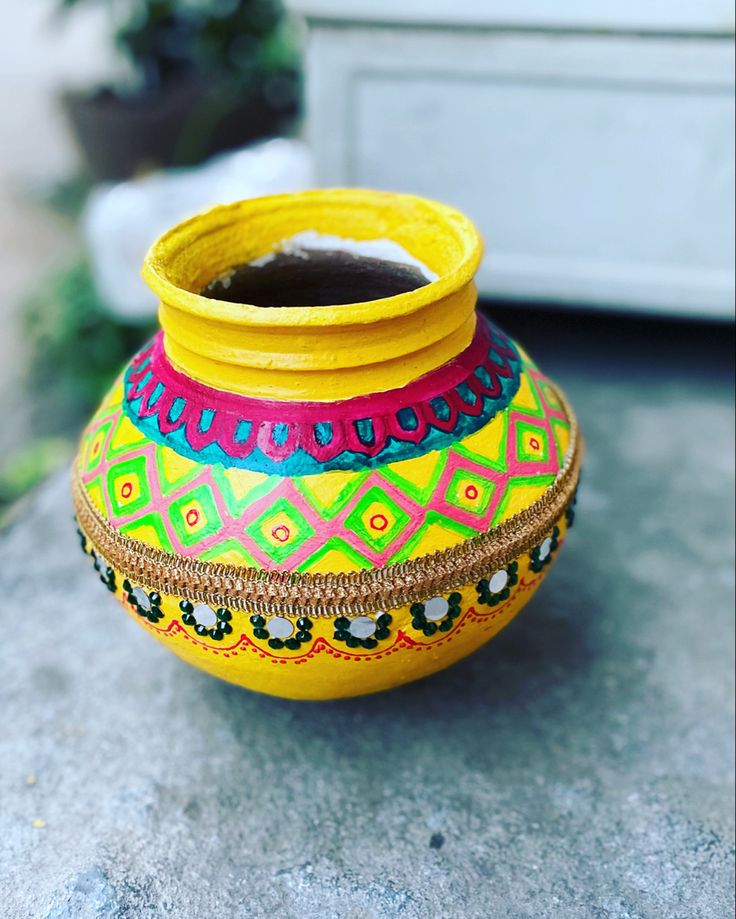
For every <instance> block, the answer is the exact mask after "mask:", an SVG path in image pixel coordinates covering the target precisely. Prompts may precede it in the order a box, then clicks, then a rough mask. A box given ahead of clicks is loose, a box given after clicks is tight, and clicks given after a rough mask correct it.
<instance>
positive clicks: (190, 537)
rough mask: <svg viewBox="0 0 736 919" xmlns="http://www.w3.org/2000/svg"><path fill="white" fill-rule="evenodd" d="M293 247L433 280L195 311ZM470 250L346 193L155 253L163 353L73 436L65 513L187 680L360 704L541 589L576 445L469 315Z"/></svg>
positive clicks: (213, 222) (247, 215)
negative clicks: (341, 242) (226, 281)
mask: <svg viewBox="0 0 736 919" xmlns="http://www.w3.org/2000/svg"><path fill="white" fill-rule="evenodd" d="M306 230H312V231H316V232H318V233H321V234H328V235H330V236H337V237H341V238H343V239H346V240H350V241H351V243H352V244H355V243H360V242H361V241H367V240H376V239H378V240H391V241H393V242H398V243H399V244H400V245H402V246H403V247H404V248H405V249H406V250H407V251H408V252H409V253H410V254H411V255H412V256H413V257H415V258H416V259H419V260H420V261H421V262H422V263H423V264H424V265H426V266H427V267H428V268H429V269H430V270H431V271H432V272H433V273H434V274H435V275H436V276H437V280H435V281H433V282H432V283H428V284H427V285H426V286H424V287H420V288H418V289H417V290H414V291H412V292H410V293H408V294H401V295H398V296H396V297H388V298H385V299H383V300H377V301H372V302H365V303H353V304H340V305H336V306H331V307H322V306H321V307H297V308H280V309H275V308H263V307H257V306H252V305H248V304H233V303H228V302H222V301H217V300H212V299H210V298H207V297H204V296H202V295H201V294H200V293H199V291H201V290H202V289H203V288H204V287H205V286H206V285H207V284H208V283H209V282H210V281H211V280H212V279H213V278H215V277H218V276H219V275H221V274H222V273H223V272H224V271H227V270H228V269H230V268H232V267H233V266H236V265H238V264H243V263H245V262H248V261H252V260H253V259H256V258H260V257H263V256H264V255H267V254H268V253H269V252H272V251H277V250H278V249H279V248H280V247H281V246H282V245H283V242H284V241H285V240H287V239H289V238H290V237H292V236H294V235H296V234H298V233H302V232H304V231H306ZM480 251H481V250H480V242H479V239H478V236H477V234H476V232H475V230H474V228H473V227H472V225H471V224H470V223H469V222H468V221H467V220H466V219H465V218H464V217H463V216H462V215H460V214H458V213H457V212H455V211H453V210H451V209H449V208H446V207H444V206H442V205H439V204H436V203H434V202H428V201H425V200H423V199H417V198H414V197H411V196H399V195H387V194H381V193H375V192H365V191H341V190H336V191H320V192H308V193H303V194H300V195H292V196H276V197H272V198H264V199H256V200H254V201H248V202H241V203H239V204H236V205H230V206H227V207H224V208H217V209H215V210H214V211H211V212H209V213H206V214H204V215H201V216H199V217H196V218H194V219H192V220H190V221H188V222H186V223H185V224H182V225H180V226H179V227H176V228H174V230H172V231H170V233H168V234H166V235H165V236H164V237H163V238H162V239H161V240H160V241H159V242H158V243H157V244H156V245H155V246H154V247H153V249H152V250H151V253H150V254H149V256H148V258H147V260H146V263H145V266H144V277H145V278H146V279H147V281H148V283H149V284H150V285H151V287H152V288H153V289H154V290H155V291H156V293H157V294H158V295H159V296H160V298H161V307H160V318H161V326H162V333H160V334H159V335H158V336H157V337H156V339H155V340H154V342H152V343H151V344H150V345H149V346H147V347H146V348H145V349H144V350H143V351H142V352H141V353H140V354H139V355H137V356H136V357H135V358H134V359H133V360H132V361H131V364H130V365H129V367H128V368H126V370H125V372H124V373H123V375H122V377H121V379H120V380H119V381H118V383H117V384H116V386H115V387H114V388H113V390H112V391H111V392H110V394H109V395H108V397H107V398H106V399H105V400H104V402H103V404H102V405H101V406H100V409H99V410H98V412H97V413H96V415H95V417H94V418H93V419H92V421H91V422H90V425H89V426H88V428H87V430H86V431H85V434H84V437H83V441H82V445H81V448H80V452H79V457H78V460H77V464H76V468H75V483H74V494H75V501H76V505H77V512H78V519H79V523H80V531H81V536H82V542H83V546H84V548H85V551H86V552H87V554H89V555H90V556H91V557H92V559H93V561H94V564H95V567H96V568H97V569H98V571H99V573H100V577H101V579H102V580H103V582H104V583H105V584H106V586H107V587H108V589H109V590H110V591H111V592H114V593H115V594H116V596H118V598H119V599H120V600H121V602H122V603H123V605H124V606H125V607H126V609H127V610H128V611H129V612H130V613H131V615H133V616H134V617H135V618H136V619H138V620H139V621H140V622H141V623H142V624H143V625H144V626H145V628H146V629H147V630H148V631H149V632H150V633H151V634H152V635H154V636H155V637H156V638H158V639H159V640H160V641H162V642H163V643H164V644H165V645H166V646H167V647H169V648H171V650H172V651H174V653H176V654H177V655H178V656H179V657H181V658H182V659H183V660H185V661H187V662H189V663H191V664H193V665H195V666H197V667H200V668H201V669H203V670H205V671H207V672H209V673H211V674H213V675H215V676H218V677H220V678H222V679H225V680H228V681H230V682H232V683H236V684H238V685H241V686H245V687H247V688H249V689H253V690H257V691H260V692H265V693H270V694H273V695H280V696H285V697H288V698H293V699H330V698H339V697H344V696H352V695H359V694H362V693H370V692H376V691H378V690H381V689H386V688H389V687H392V686H396V685H399V684H402V683H406V682H408V681H410V680H414V679H417V678H419V677H423V676H426V675H428V674H430V673H432V672H434V671H436V670H439V669H441V668H443V667H445V666H447V665H449V664H451V663H453V662H455V661H456V660H459V659H460V658H462V657H464V656H465V655H467V654H469V653H470V652H471V651H473V650H475V649H476V648H477V647H479V646H480V645H481V644H483V643H484V642H486V641H487V640H488V639H489V638H491V637H493V635H495V634H496V633H497V632H498V631H499V630H500V629H501V628H503V626H504V625H506V623H507V622H509V621H510V620H511V619H512V618H513V617H514V616H515V615H516V613H517V612H518V611H519V610H520V609H521V607H522V606H523V605H524V604H525V603H526V602H527V600H528V599H529V597H530V596H531V595H532V594H533V593H534V591H535V590H536V589H537V587H538V586H539V584H540V583H541V580H542V579H543V577H544V576H545V575H546V573H547V571H548V570H549V567H550V564H551V562H552V561H553V559H554V557H556V555H557V553H558V552H559V549H560V548H561V546H562V544H563V543H564V540H565V538H566V534H567V529H568V524H569V522H571V520H572V512H571V504H572V501H573V498H574V490H575V486H576V483H577V477H578V471H579V462H580V443H579V437H578V436H577V431H576V426H575V420H574V417H573V416H572V412H571V410H570V409H569V407H568V406H567V405H566V403H565V402H564V399H563V398H562V396H561V395H560V393H559V392H558V391H557V390H556V389H555V387H554V386H553V384H552V383H551V382H550V381H549V380H547V379H546V378H545V377H544V376H543V374H542V373H541V372H540V371H539V370H538V368H536V367H535V365H534V364H533V363H532V362H531V360H530V359H529V358H528V356H527V355H526V354H525V353H524V352H523V350H521V349H520V348H519V347H518V346H517V345H516V344H515V343H513V342H512V341H511V340H510V339H508V338H507V337H506V336H504V335H503V333H502V332H501V331H500V330H498V329H496V328H495V327H494V326H493V325H492V324H490V323H488V322H487V320H485V319H484V318H482V317H479V316H478V314H477V313H476V311H475V300H476V294H475V288H474V285H473V275H474V272H475V270H476V268H477V265H478V262H479V259H480Z"/></svg>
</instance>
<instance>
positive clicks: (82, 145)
mask: <svg viewBox="0 0 736 919" xmlns="http://www.w3.org/2000/svg"><path fill="white" fill-rule="evenodd" d="M24 15H27V16H30V15H31V14H30V12H28V11H26V13H25V14H24V13H21V12H19V13H18V17H19V22H18V35H19V36H22V35H23V34H25V39H26V41H27V42H28V43H29V44H34V45H35V42H36V40H38V41H39V42H42V41H45V42H48V45H49V47H52V45H53V43H54V42H55V41H56V36H57V35H58V36H60V37H61V36H62V34H63V33H65V32H66V30H69V29H70V28H71V29H73V28H76V27H77V25H76V22H77V20H79V22H80V23H81V24H82V26H85V27H86V26H87V24H88V23H89V21H90V20H91V18H92V17H96V18H95V23H96V24H97V28H96V32H95V33H94V36H95V38H96V39H97V38H102V45H103V46H104V45H106V47H100V43H99V42H97V41H96V42H95V52H96V54H97V56H98V57H99V59H100V60H101V61H102V62H103V66H102V67H101V68H100V72H99V74H95V75H94V76H93V77H92V78H91V79H90V78H89V77H84V76H83V77H82V81H81V85H80V71H81V70H82V68H80V66H79V63H80V60H81V59H80V58H79V57H78V56H77V55H76V54H60V58H59V59H58V60H56V61H55V62H54V61H53V60H52V58H53V56H52V55H49V57H48V58H47V59H46V60H45V61H44V59H43V58H41V59H40V60H39V61H37V63H36V67H37V68H41V69H43V67H44V66H47V67H49V68H51V67H52V66H55V67H56V71H55V73H54V74H53V75H50V76H49V79H48V82H47V85H45V86H43V87H42V91H43V93H44V96H43V101H42V104H39V96H38V93H37V94H36V96H32V95H31V92H32V90H34V86H33V82H34V80H35V79H36V76H35V74H36V71H35V69H29V71H28V74H27V77H26V79H25V82H24V76H23V73H22V68H23V65H24V58H23V56H22V50H21V49H16V57H15V59H14V61H11V60H8V70H9V71H10V70H11V69H12V68H13V66H14V65H15V73H14V74H13V77H14V80H13V85H14V86H18V99H16V100H15V104H14V106H13V112H15V111H16V110H17V109H18V108H23V107H25V110H26V114H27V115H31V114H32V113H34V111H39V112H40V113H41V114H42V117H45V116H47V115H49V114H50V115H51V118H50V121H49V127H48V130H47V136H46V140H50V142H49V143H48V150H46V151H44V150H43V149H42V147H40V146H39V144H38V143H36V144H34V145H33V148H32V156H31V157H30V158H28V157H27V155H26V151H25V150H24V149H23V147H22V144H23V139H22V138H20V139H19V138H18V135H17V131H16V132H15V133H13V130H12V128H13V124H12V122H11V123H9V124H8V125H6V132H5V134H4V135H2V134H0V141H3V140H5V141H7V143H6V145H5V147H4V149H5V151H6V155H5V156H4V157H3V160H4V162H0V230H5V233H6V236H7V237H8V238H9V240H10V246H9V247H8V251H7V252H6V254H7V255H8V257H9V258H12V256H13V250H14V249H15V250H16V252H17V254H18V255H19V258H20V268H22V269H23V270H22V271H20V268H19V281H18V285H17V288H18V290H17V296H16V298H15V300H14V302H13V303H12V304H6V305H5V307H4V309H5V311H6V314H7V315H4V316H2V317H0V318H3V319H4V320H5V325H6V332H7V335H8V339H10V338H11V337H12V343H8V344H7V345H6V348H7V358H8V359H7V360H6V361H5V362H4V363H5V374H4V378H3V379H2V380H1V381H0V382H2V383H3V387H2V388H3V389H4V390H5V391H6V393H7V395H6V401H7V403H8V413H9V417H10V419H11V422H12V423H9V424H8V425H6V427H5V432H4V436H5V438H6V439H7V442H6V443H3V444H2V446H3V451H2V458H1V459H0V515H2V513H3V510H4V509H5V508H7V507H8V506H9V505H10V504H11V503H12V502H13V501H15V500H16V499H17V498H18V497H19V496H20V495H22V494H23V493H24V492H25V491H26V490H28V489H29V488H31V487H32V486H33V485H34V484H35V483H36V482H37V481H39V480H40V479H41V478H43V477H44V476H45V475H46V474H47V473H48V472H49V471H50V470H51V469H53V468H55V467H56V466H58V465H59V464H60V463H62V462H64V461H67V460H68V459H69V458H70V457H71V455H72V454H73V450H74V445H75V442H76V439H77V436H78V433H79V430H80V428H81V426H82V425H83V424H84V422H85V421H86V419H87V418H88V417H89V415H90V414H91V413H92V412H93V411H94V409H95V407H96V405H97V403H98V402H99V400H100V398H101V396H102V395H103V394H104V392H105V390H106V389H107V387H109V385H110V383H111V382H112V380H113V379H114V377H115V376H116V374H117V373H118V372H119V370H120V369H121V367H122V366H123V364H124V362H125V361H126V359H127V358H129V357H130V355H131V354H132V353H133V352H134V351H135V350H136V349H137V348H138V347H140V345H141V344H142V343H143V342H144V341H145V340H146V339H147V338H149V337H150V336H151V334H152V333H153V331H154V329H155V326H156V318H155V315H154V311H150V313H149V314H146V315H143V316H142V317H141V316H131V317H126V316H124V315H120V313H119V312H115V311H113V310H111V309H110V308H109V304H108V303H107V302H106V300H105V297H104V294H103V293H101V291H100V290H99V289H98V285H96V283H95V276H94V272H93V270H92V267H91V265H90V258H89V252H88V251H87V248H86V245H85V240H84V234H82V233H81V232H80V229H79V228H80V222H81V221H82V218H83V212H84V208H85V205H86V202H87V200H88V196H89V194H90V192H91V191H93V190H94V189H95V188H96V187H100V185H99V183H110V182H115V181H119V180H126V179H129V178H131V177H138V176H144V175H150V174H152V173H155V172H157V171H159V170H162V169H163V170H166V169H170V168H171V167H182V166H188V167H192V166H194V167H197V165H198V164H201V163H204V162H205V161H207V160H208V158H211V157H212V156H213V155H214V154H218V153H220V152H222V151H227V150H233V149H238V148H241V147H243V146H245V145H248V144H251V143H253V142H256V141H259V140H262V139H264V138H268V137H273V136H290V135H292V134H293V133H294V131H295V129H296V127H297V125H298V118H299V114H300V107H301V88H300V86H301V75H300V35H299V32H298V30H297V29H296V27H295V26H294V23H293V22H292V21H291V20H290V19H289V18H288V17H287V15H286V14H285V12H284V9H283V7H282V5H281V4H280V3H279V2H278V0H52V2H51V3H50V4H48V5H47V6H45V7H44V11H43V16H41V17H40V18H36V19H34V20H31V19H23V16H24ZM34 15H35V14H34ZM24 29H25V30H26V31H25V33H24V32H23V30H24ZM19 41H21V38H19ZM91 47H92V45H91V42H90V39H89V37H88V36H84V35H83V36H82V37H81V38H80V39H78V40H77V41H76V48H77V49H78V50H79V49H86V48H91ZM30 50H31V49H30V48H28V49H26V54H28V53H30ZM26 89H27V92H26V94H25V96H24V91H25V90H26ZM24 98H25V99H26V102H25V105H24V103H23V99H24ZM18 123H21V122H20V119H19V122H18ZM44 129H46V125H44ZM39 137H40V133H39ZM68 141H71V143H70V144H69V146H70V147H71V148H72V149H73V150H74V151H75V152H74V153H73V154H72V155H69V152H68V151H65V150H64V145H65V144H66V143H67V142H68ZM14 154H15V155H16V160H15V161H13V155H14ZM24 157H25V158H24ZM31 161H33V162H31ZM64 161H66V171H65V172H64V174H62V175H59V174H58V167H59V164H60V163H64ZM29 163H30V164H31V165H32V166H34V167H37V168H36V172H35V174H33V175H28V176H25V175H24V174H25V173H26V172H28V171H29V168H30V167H29V168H27V167H28V164H29ZM69 164H71V168H69ZM2 170H5V172H3V171H2ZM47 176H48V178H47ZM3 178H6V179H7V181H6V182H5V183H3V181H2V180H3ZM103 187H104V186H103ZM3 193H4V194H5V198H3ZM18 214H20V215H21V217H22V220H21V230H22V232H23V233H27V235H28V241H27V243H26V244H25V245H24V244H23V241H22V240H21V239H20V238H19V231H18V220H17V219H16V218H17V215H18ZM3 218H4V220H3ZM42 221H46V225H44V231H46V230H47V227H51V228H52V229H51V230H50V231H49V232H50V233H51V236H52V238H53V241H54V244H56V243H57V242H58V245H56V248H57V249H58V253H57V252H50V253H47V252H41V253H40V254H39V253H38V251H35V252H34V247H36V248H37V246H38V243H39V242H40V239H41V237H40V235H39V234H38V228H39V227H40V226H42ZM25 223H27V224H28V226H27V227H26V226H25V225H24V224H25ZM0 241H1V240H0ZM51 248H52V249H53V248H54V246H53V245H52V247H51ZM57 256H58V257H57ZM26 260H27V264H26ZM21 276H22V280H23V281H25V284H23V285H22V284H21ZM2 357H3V355H2V354H0V363H2ZM2 408H5V406H3V405H2V404H0V409H2Z"/></svg>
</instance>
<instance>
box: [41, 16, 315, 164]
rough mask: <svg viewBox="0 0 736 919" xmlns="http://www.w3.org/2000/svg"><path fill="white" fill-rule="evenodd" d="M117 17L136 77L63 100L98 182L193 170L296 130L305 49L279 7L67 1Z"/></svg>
mask: <svg viewBox="0 0 736 919" xmlns="http://www.w3.org/2000/svg"><path fill="white" fill-rule="evenodd" d="M59 2H60V4H61V11H62V12H66V11H69V10H71V9H73V8H76V7H80V6H83V5H85V4H90V3H105V4H106V5H107V6H108V7H109V10H110V21H111V23H112V26H111V29H112V32H113V41H114V44H115V46H116V48H117V49H118V51H119V52H120V53H121V54H122V56H123V58H124V59H125V61H126V62H127V64H128V70H129V79H127V80H125V81H122V80H121V81H119V82H118V83H116V85H114V86H100V87H96V88H94V89H92V90H89V91H73V90H69V91H67V92H65V93H64V94H63V96H62V102H63V106H64V109H65V111H66V114H67V117H68V120H69V122H70V124H71V126H72V129H73V132H74V134H75V136H76V138H77V141H78V143H79V146H80V147H81V149H82V152H83V155H84V157H85V160H86V163H87V166H88V168H89V171H90V172H91V174H92V176H93V177H94V178H96V179H120V178H127V177H128V176H130V175H132V174H134V173H135V172H137V171H140V170H141V169H145V168H148V167H153V166H175V165H176V166H178V165H191V164H193V163H197V162H200V161H201V160H202V159H204V158H205V157H206V156H208V155H210V154H212V153H214V152H217V151H218V150H225V149H229V148H232V147H236V146H241V145H242V144H244V143H247V142H248V141H250V140H254V139H255V138H258V137H267V136H270V135H273V134H279V133H284V132H288V130H289V128H290V126H291V124H292V123H293V120H294V118H295V116H296V113H297V110H298V96H299V70H298V65H297V51H296V42H295V40H294V36H293V34H292V31H291V28H290V23H289V21H288V20H287V19H286V18H285V15H284V11H283V8H282V6H281V4H280V2H279V0H59Z"/></svg>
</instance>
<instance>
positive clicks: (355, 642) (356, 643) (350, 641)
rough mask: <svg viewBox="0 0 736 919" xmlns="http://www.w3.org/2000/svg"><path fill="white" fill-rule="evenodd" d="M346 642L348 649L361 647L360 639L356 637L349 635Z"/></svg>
mask: <svg viewBox="0 0 736 919" xmlns="http://www.w3.org/2000/svg"><path fill="white" fill-rule="evenodd" d="M345 642H346V644H347V646H348V648H358V647H360V639H359V638H356V637H355V635H348V637H347V638H346V639H345Z"/></svg>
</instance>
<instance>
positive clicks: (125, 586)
mask: <svg viewBox="0 0 736 919" xmlns="http://www.w3.org/2000/svg"><path fill="white" fill-rule="evenodd" d="M132 589H133V588H132V586H131V583H130V581H129V580H128V579H127V578H126V579H125V580H124V581H123V590H125V591H127V592H128V593H130V592H131V590H132Z"/></svg>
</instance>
